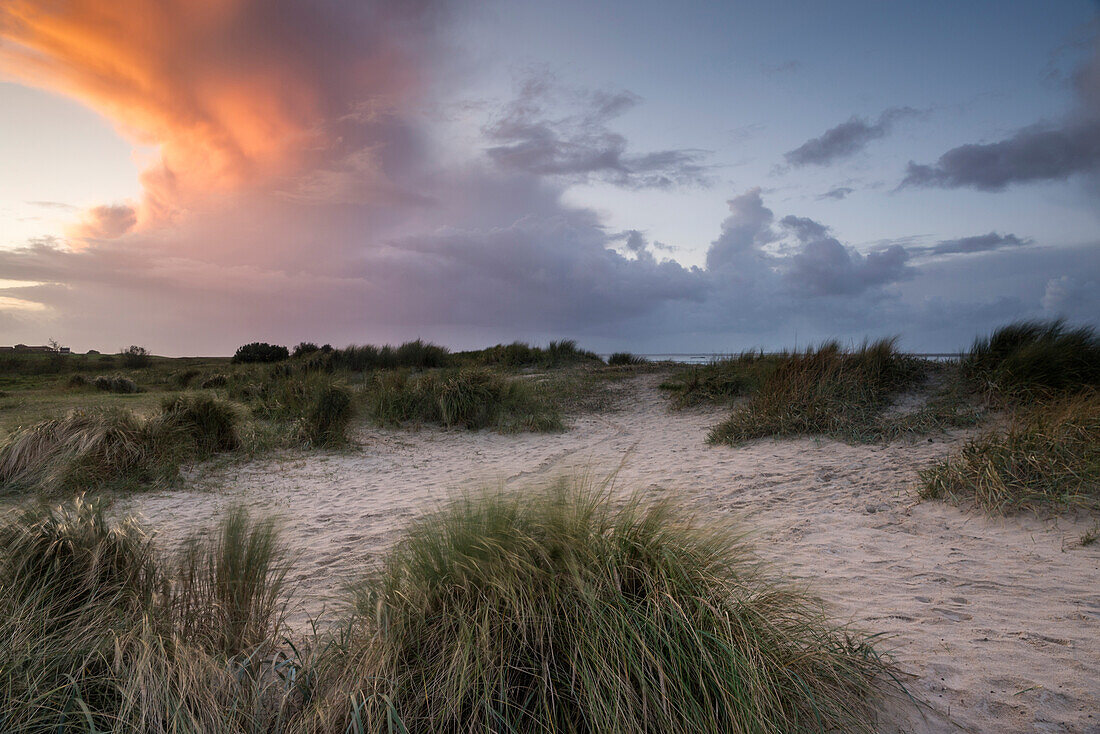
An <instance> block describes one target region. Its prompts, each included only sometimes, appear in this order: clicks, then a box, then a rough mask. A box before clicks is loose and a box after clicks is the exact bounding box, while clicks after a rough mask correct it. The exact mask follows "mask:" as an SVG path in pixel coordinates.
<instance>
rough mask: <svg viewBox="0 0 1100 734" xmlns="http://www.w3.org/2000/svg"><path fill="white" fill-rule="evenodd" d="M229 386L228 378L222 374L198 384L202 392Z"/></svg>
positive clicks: (211, 376)
mask: <svg viewBox="0 0 1100 734" xmlns="http://www.w3.org/2000/svg"><path fill="white" fill-rule="evenodd" d="M228 384H229V378H228V377H226V376H225V375H222V374H215V375H210V376H209V377H207V378H206V379H204V380H203V381H202V382H201V383H199V387H201V388H202V389H203V390H213V389H214V388H218V387H225V386H226V385H228Z"/></svg>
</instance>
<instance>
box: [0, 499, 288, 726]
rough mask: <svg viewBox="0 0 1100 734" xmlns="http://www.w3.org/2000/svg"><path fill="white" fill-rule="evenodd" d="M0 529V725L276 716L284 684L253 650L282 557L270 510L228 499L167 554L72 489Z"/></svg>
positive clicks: (270, 720)
mask: <svg viewBox="0 0 1100 734" xmlns="http://www.w3.org/2000/svg"><path fill="white" fill-rule="evenodd" d="M0 539H2V542H0V639H3V640H4V644H3V645H0V730H3V731H11V732H15V731H18V732H77V731H80V732H85V731H87V732H93V731H99V732H107V731H112V732H153V731H158V732H184V731H186V732H200V731H205V732H242V733H243V732H249V731H277V730H278V728H277V727H278V726H279V723H280V721H281V719H282V717H283V716H284V714H285V711H284V709H283V707H282V705H281V703H282V701H283V699H282V697H281V696H279V695H271V693H272V688H275V687H278V688H279V689H280V690H281V689H282V688H283V686H282V685H281V683H280V682H279V678H278V677H277V676H276V675H275V674H274V671H272V670H271V668H270V666H261V665H260V664H259V663H258V661H259V660H261V659H264V657H265V655H268V654H269V652H268V651H270V650H271V647H272V645H271V641H272V640H274V639H276V638H277V635H278V630H279V624H280V619H281V608H282V606H281V604H282V602H281V601H280V599H281V597H282V591H283V589H282V587H283V579H284V575H285V569H286V566H285V561H284V556H285V554H284V551H283V548H282V545H281V544H280V543H279V542H278V539H277V535H276V534H275V531H274V527H273V526H272V525H271V523H269V522H256V521H253V520H251V519H249V518H248V516H247V515H246V514H245V513H243V512H242V511H239V510H237V511H234V512H231V513H230V514H229V515H228V516H227V517H226V518H225V520H223V522H222V523H221V524H220V526H219V527H217V528H215V529H214V532H213V533H210V534H207V535H205V536H201V537H200V536H195V537H193V538H192V539H191V540H190V541H188V542H187V543H186V544H185V548H186V550H185V552H184V554H183V556H182V557H181V558H180V559H178V560H177V559H171V558H165V557H163V556H160V555H158V553H157V552H156V548H155V547H154V545H153V543H152V541H151V539H150V537H149V536H148V535H147V534H146V533H145V532H144V531H143V530H142V529H141V528H140V526H139V525H138V524H137V523H135V522H134V521H132V520H128V521H124V522H122V523H111V522H110V521H109V520H108V519H107V518H106V517H105V516H104V514H103V512H102V509H101V508H100V507H99V506H97V505H94V504H90V503H87V502H84V501H82V500H79V499H78V500H77V501H75V502H73V503H70V504H68V505H65V506H61V507H56V508H51V509H36V510H31V511H27V512H24V513H21V514H19V515H16V516H14V517H9V518H8V519H7V520H6V521H5V522H3V523H2V524H0ZM261 702H270V703H271V705H260V704H261Z"/></svg>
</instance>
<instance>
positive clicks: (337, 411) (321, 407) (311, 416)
mask: <svg viewBox="0 0 1100 734" xmlns="http://www.w3.org/2000/svg"><path fill="white" fill-rule="evenodd" d="M353 412H354V411H353V406H352V402H351V393H349V392H348V391H347V390H346V389H345V388H342V387H339V386H337V385H325V386H323V387H321V388H320V389H319V390H317V391H315V392H314V394H313V396H311V398H310V404H309V405H308V406H307V407H306V410H305V414H304V415H303V416H302V418H301V420H300V421H299V430H300V431H301V434H302V439H303V440H304V441H305V442H306V443H308V444H310V445H311V446H326V447H334V446H340V445H342V444H344V443H346V442H347V430H348V425H349V424H350V423H351V419H352V414H353Z"/></svg>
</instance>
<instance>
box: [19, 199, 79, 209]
mask: <svg viewBox="0 0 1100 734" xmlns="http://www.w3.org/2000/svg"><path fill="white" fill-rule="evenodd" d="M26 203H27V204H30V205H31V206H40V207H42V208H43V209H61V210H64V211H75V210H76V209H77V207H75V206H73V205H72V204H66V203H65V202H63V201H28V202H26Z"/></svg>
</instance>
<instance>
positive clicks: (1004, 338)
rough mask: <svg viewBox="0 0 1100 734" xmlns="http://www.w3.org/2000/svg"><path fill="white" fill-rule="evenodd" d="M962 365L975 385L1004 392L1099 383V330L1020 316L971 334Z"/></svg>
mask: <svg viewBox="0 0 1100 734" xmlns="http://www.w3.org/2000/svg"><path fill="white" fill-rule="evenodd" d="M962 368H963V374H964V375H965V376H966V377H967V378H969V379H970V380H971V381H972V382H973V383H975V384H976V385H977V386H978V387H979V388H981V389H984V390H986V391H988V392H991V393H993V394H996V395H999V396H1002V397H1008V398H1014V397H1016V398H1019V397H1026V396H1028V395H1033V396H1034V395H1040V396H1041V395H1044V394H1050V393H1059V392H1073V391H1076V390H1081V389H1084V388H1086V387H1100V336H1097V334H1096V331H1095V330H1094V329H1093V328H1091V327H1085V326H1083V327H1080V328H1077V329H1070V328H1068V327H1067V326H1066V324H1065V322H1063V321H1050V322H1042V321H1020V322H1016V323H1013V324H1009V325H1008V326H1003V327H1001V328H1000V329H997V330H996V331H994V332H993V333H992V334H991V335H990V336H988V337H982V338H979V339H976V340H975V341H974V345H973V346H972V347H971V348H970V352H969V353H968V354H967V355H966V356H965V357H964V359H963V361H962Z"/></svg>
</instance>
